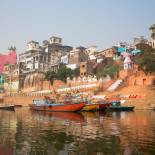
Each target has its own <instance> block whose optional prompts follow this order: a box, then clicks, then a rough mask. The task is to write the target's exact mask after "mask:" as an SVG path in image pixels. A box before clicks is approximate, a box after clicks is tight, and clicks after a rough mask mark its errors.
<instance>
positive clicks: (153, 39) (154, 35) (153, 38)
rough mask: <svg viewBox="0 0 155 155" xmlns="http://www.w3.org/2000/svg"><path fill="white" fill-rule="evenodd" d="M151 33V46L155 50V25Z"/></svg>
mask: <svg viewBox="0 0 155 155" xmlns="http://www.w3.org/2000/svg"><path fill="white" fill-rule="evenodd" d="M150 31H151V46H152V47H153V48H155V24H153V25H152V26H151V27H150Z"/></svg>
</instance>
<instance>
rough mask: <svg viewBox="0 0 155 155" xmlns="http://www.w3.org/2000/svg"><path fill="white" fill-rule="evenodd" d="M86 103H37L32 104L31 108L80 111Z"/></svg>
mask: <svg viewBox="0 0 155 155" xmlns="http://www.w3.org/2000/svg"><path fill="white" fill-rule="evenodd" d="M84 105H85V104H84V103H77V104H57V105H52V104H51V105H35V104H30V105H29V106H30V109H32V110H38V111H62V112H74V111H79V110H81V109H82V108H83V107H84Z"/></svg>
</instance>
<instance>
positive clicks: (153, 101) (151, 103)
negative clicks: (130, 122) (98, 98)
mask: <svg viewBox="0 0 155 155" xmlns="http://www.w3.org/2000/svg"><path fill="white" fill-rule="evenodd" d="M100 94H102V95H103V94H104V95H105V96H107V97H110V96H118V95H120V96H124V95H131V96H132V95H133V96H135V98H134V97H133V98H127V99H126V100H127V102H126V103H125V104H126V105H132V106H135V109H152V108H153V107H155V86H126V87H122V88H119V89H118V90H116V91H113V92H101V93H100ZM136 96H137V98H136Z"/></svg>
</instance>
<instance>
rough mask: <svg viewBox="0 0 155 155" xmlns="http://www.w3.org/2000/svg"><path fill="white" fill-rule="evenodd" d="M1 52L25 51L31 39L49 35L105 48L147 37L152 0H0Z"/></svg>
mask: <svg viewBox="0 0 155 155" xmlns="http://www.w3.org/2000/svg"><path fill="white" fill-rule="evenodd" d="M0 20H1V22H0V53H5V51H7V49H8V47H9V46H11V45H14V46H16V48H17V52H18V53H21V52H24V51H25V49H26V43H27V42H28V41H30V40H35V41H38V42H39V43H40V44H42V41H43V40H45V39H49V37H51V36H53V35H54V36H59V37H62V38H63V43H64V44H65V45H70V46H73V47H77V46H85V47H88V46H90V45H97V46H98V48H99V49H103V48H108V47H111V46H112V45H114V44H116V43H118V42H120V41H127V42H129V43H130V42H132V40H133V38H134V37H138V36H145V37H147V38H149V37H150V33H149V29H148V28H149V27H150V25H152V24H154V23H155V0H0Z"/></svg>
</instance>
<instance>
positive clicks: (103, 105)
mask: <svg viewBox="0 0 155 155" xmlns="http://www.w3.org/2000/svg"><path fill="white" fill-rule="evenodd" d="M110 106H111V103H110V102H105V101H99V102H98V110H106V109H107V108H108V107H110Z"/></svg>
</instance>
